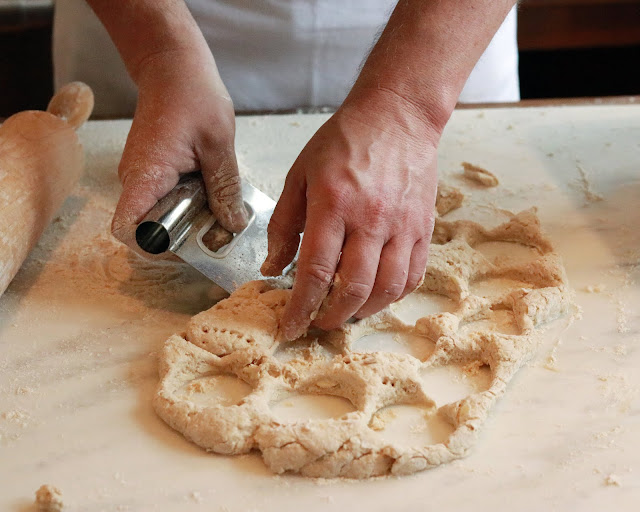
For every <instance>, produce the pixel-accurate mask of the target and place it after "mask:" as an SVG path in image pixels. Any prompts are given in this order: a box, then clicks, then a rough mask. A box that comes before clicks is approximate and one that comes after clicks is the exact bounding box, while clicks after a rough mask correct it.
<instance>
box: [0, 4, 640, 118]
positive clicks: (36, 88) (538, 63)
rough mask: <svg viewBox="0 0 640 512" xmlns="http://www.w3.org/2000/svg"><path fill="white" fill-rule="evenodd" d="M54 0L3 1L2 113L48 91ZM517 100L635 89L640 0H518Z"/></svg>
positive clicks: (41, 100)
mask: <svg viewBox="0 0 640 512" xmlns="http://www.w3.org/2000/svg"><path fill="white" fill-rule="evenodd" d="M52 13H53V0H0V118H1V117H7V116H8V115H10V114H12V113H14V112H17V111H20V110H25V109H33V108H35V109H42V108H44V107H46V104H47V102H48V100H49V98H50V97H51V95H52V63H51V20H52ZM518 44H519V48H520V88H521V95H522V99H534V98H568V97H584V96H619V95H629V94H640V0H523V1H521V2H520V7H519V14H518Z"/></svg>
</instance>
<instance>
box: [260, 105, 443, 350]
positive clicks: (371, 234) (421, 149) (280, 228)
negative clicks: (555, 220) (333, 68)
mask: <svg viewBox="0 0 640 512" xmlns="http://www.w3.org/2000/svg"><path fill="white" fill-rule="evenodd" d="M438 136H439V134H438V133H437V132H436V131H435V130H433V129H432V128H431V127H430V126H429V124H428V123H426V122H425V121H424V119H423V118H421V117H419V116H416V115H415V113H414V112H412V111H411V110H410V109H409V108H407V106H406V105H404V104H403V103H402V102H401V100H400V99H398V98H394V97H392V96H391V95H384V94H377V93H375V94H369V95H367V96H366V97H360V98H357V99H351V100H349V99H348V100H347V101H346V102H345V104H344V105H343V106H342V107H341V108H340V109H339V110H338V111H337V112H336V114H334V115H333V116H332V117H331V118H330V119H329V120H328V121H327V122H326V123H325V124H324V125H323V126H322V127H321V128H320V129H319V130H318V132H317V133H316V134H315V135H314V137H313V138H312V139H311V140H310V141H309V143H308V144H307V146H306V147H305V148H304V150H303V151H302V153H301V154H300V156H299V157H298V159H297V160H296V162H295V163H294V164H293V167H292V168H291V170H290V171H289V174H288V176H287V180H286V183H285V187H284V191H283V193H282V196H281V198H280V200H279V202H278V204H277V206H276V209H275V212H274V214H273V217H272V219H271V222H270V224H269V256H268V258H267V260H266V262H265V264H264V265H263V268H262V270H263V273H264V274H265V275H278V274H279V273H280V272H281V271H282V269H283V268H284V267H285V266H286V265H287V264H288V263H289V262H290V261H291V260H292V259H293V257H294V256H295V254H296V251H297V249H298V245H299V242H300V233H302V232H303V231H304V239H303V241H302V245H301V247H300V254H299V258H298V267H297V274H296V279H295V283H294V287H293V295H292V298H291V300H290V301H289V303H288V305H287V309H286V311H285V313H284V316H283V319H282V324H281V330H282V333H283V335H284V336H285V337H286V338H288V339H294V338H296V337H298V336H300V335H301V334H303V333H304V332H305V331H306V330H307V328H308V327H309V325H310V324H311V322H312V321H313V323H314V325H316V326H318V327H320V328H322V329H333V328H336V327H338V326H339V325H341V324H342V323H344V322H345V321H346V320H347V319H348V318H350V317H352V316H356V317H358V318H361V317H365V316H369V315H371V314H373V313H376V312H378V311H380V310H381V309H383V308H384V307H385V306H387V305H388V304H389V303H391V302H393V301H395V300H397V299H399V298H401V297H403V296H404V295H406V294H407V293H409V292H411V291H413V290H414V289H415V288H416V286H418V284H419V282H420V280H421V278H422V275H423V273H424V269H425V266H426V262H427V253H428V249H429V242H430V239H431V233H432V230H433V222H434V203H435V194H436V185H437V183H436V182H437V172H436V144H437V140H438ZM321 305H322V308H321Z"/></svg>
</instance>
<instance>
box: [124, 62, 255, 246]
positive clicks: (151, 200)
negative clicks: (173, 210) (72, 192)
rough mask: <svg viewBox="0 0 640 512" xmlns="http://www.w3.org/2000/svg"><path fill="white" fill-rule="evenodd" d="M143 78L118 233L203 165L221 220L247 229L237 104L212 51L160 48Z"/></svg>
mask: <svg viewBox="0 0 640 512" xmlns="http://www.w3.org/2000/svg"><path fill="white" fill-rule="evenodd" d="M136 78H137V80H136V81H137V83H138V87H139V98H138V106H137V109H136V113H135V116H134V119H133V124H132V126H131V131H130V133H129V137H128V139H127V144H126V146H125V149H124V153H123V155H122V160H121V162H120V167H119V169H118V173H119V175H120V179H121V181H122V185H123V191H122V195H121V197H120V201H119V203H118V207H117V209H116V212H115V215H114V218H113V225H112V230H113V233H114V235H115V236H116V237H117V238H120V239H121V240H123V239H124V238H126V237H127V234H128V233H130V232H131V231H132V225H133V224H135V223H137V222H138V221H139V220H140V219H141V218H142V217H143V216H144V215H145V214H146V213H147V212H148V211H149V210H150V209H151V208H152V207H153V206H154V204H155V203H156V202H157V201H158V200H159V199H161V198H162V197H164V196H165V195H166V194H167V193H168V192H169V191H170V190H171V189H172V188H173V187H174V186H175V185H176V184H177V183H178V179H179V177H180V174H183V173H188V172H191V171H194V170H197V169H201V170H202V175H203V178H204V181H205V184H206V187H207V196H208V199H209V206H210V208H211V210H212V211H213V213H214V214H215V216H216V218H217V219H219V221H220V223H221V224H222V226H223V227H225V228H226V229H228V230H230V231H240V230H242V229H243V228H244V227H245V225H246V223H247V215H246V211H245V209H244V206H243V203H242V196H241V189H240V179H239V177H238V165H237V162H236V156H235V151H234V135H235V117H234V111H233V104H232V102H231V98H230V97H229V94H228V93H227V90H226V89H225V86H224V84H223V83H222V80H221V79H220V76H219V74H218V71H217V69H216V66H215V62H214V60H213V58H212V56H211V54H210V53H205V52H197V51H193V50H192V49H186V50H183V51H180V50H177V51H167V52H163V53H159V54H154V55H152V56H150V57H149V58H148V59H147V60H146V61H145V62H144V63H143V64H141V66H140V71H139V73H138V76H137V77H136ZM123 241H124V240H123Z"/></svg>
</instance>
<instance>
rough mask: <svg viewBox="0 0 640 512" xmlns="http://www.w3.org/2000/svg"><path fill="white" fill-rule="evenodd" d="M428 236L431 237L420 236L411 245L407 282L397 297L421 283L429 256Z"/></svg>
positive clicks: (404, 294) (401, 296)
mask: <svg viewBox="0 0 640 512" xmlns="http://www.w3.org/2000/svg"><path fill="white" fill-rule="evenodd" d="M430 238H431V237H429V238H421V239H420V240H418V241H417V242H416V243H415V245H414V246H413V251H412V252H411V261H410V262H409V271H408V274H407V284H406V286H405V288H404V291H403V292H402V295H400V297H399V299H402V298H404V297H405V296H407V295H409V294H410V293H411V292H412V291H414V290H415V289H416V288H418V286H420V285H421V284H422V280H423V278H424V272H425V270H426V268H427V259H428V257H429V243H430V241H431V240H430Z"/></svg>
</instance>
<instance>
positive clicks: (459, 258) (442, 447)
mask: <svg viewBox="0 0 640 512" xmlns="http://www.w3.org/2000/svg"><path fill="white" fill-rule="evenodd" d="M443 193H446V194H447V197H454V198H456V199H455V201H454V204H453V206H451V207H449V206H447V208H442V210H443V212H445V213H446V211H450V210H451V209H455V208H457V207H458V206H459V205H460V204H461V202H462V196H461V195H459V194H455V193H454V192H453V191H452V190H451V188H450V187H440V195H442V194H443ZM444 199H446V198H444ZM439 200H440V202H441V204H444V203H443V197H440V198H439ZM445 202H446V201H445ZM440 215H441V216H440V217H439V218H438V219H437V221H436V227H435V230H434V235H433V240H432V245H431V248H430V258H429V263H428V266H427V269H426V273H425V279H424V281H423V283H422V285H421V286H420V288H419V289H418V290H417V291H416V292H414V294H417V295H420V294H430V295H433V294H438V295H439V296H444V297H447V298H448V299H449V300H450V301H452V303H453V304H455V308H454V310H453V311H450V312H440V313H435V314H427V315H425V316H423V317H422V318H419V319H418V320H417V321H416V322H415V323H413V324H411V323H406V322H404V321H403V320H401V318H400V317H399V316H398V315H397V314H396V313H395V312H394V306H393V305H392V306H391V307H388V308H386V309H385V310H383V311H381V312H380V313H378V314H376V315H374V316H372V317H369V318H367V319H364V320H361V321H358V322H355V323H348V324H345V325H344V326H343V327H341V328H340V329H336V330H334V331H330V332H314V333H309V334H308V335H307V337H305V338H303V339H302V340H301V341H298V342H297V343H298V344H300V343H303V344H304V345H306V346H307V350H303V351H302V352H300V355H299V356H298V357H294V358H293V359H290V360H288V361H282V360H280V359H279V358H277V357H275V356H274V354H275V352H276V350H277V349H278V347H279V346H280V345H282V346H285V345H286V342H284V341H283V340H282V339H280V338H279V336H278V324H279V321H280V318H281V316H282V312H283V309H284V306H285V304H286V302H287V300H288V299H289V296H290V291H289V290H287V289H284V288H282V287H280V286H279V285H278V284H277V283H275V282H271V281H267V280H265V281H253V282H250V283H247V284H245V285H244V286H242V287H241V288H239V289H238V290H237V291H236V292H235V293H233V294H232V295H231V296H230V297H229V298H228V299H226V300H223V301H221V302H219V303H218V304H216V305H215V306H213V307H212V308H211V309H209V310H208V311H204V312H202V313H200V314H198V315H196V316H195V317H193V318H192V319H191V321H190V322H189V324H188V325H187V328H186V331H185V332H184V333H182V334H180V335H174V336H171V337H170V338H169V339H168V340H167V341H166V343H165V345H164V348H163V351H162V354H161V357H160V364H159V373H160V379H161V380H160V384H159V387H158V390H157V394H156V396H155V398H154V408H155V410H156V412H157V414H158V415H159V416H160V417H161V418H162V419H163V420H164V421H165V422H166V423H168V424H169V425H170V426H171V427H173V428H174V429H176V430H177V431H179V432H181V433H182V434H183V435H184V436H185V437H186V438H187V439H189V440H191V441H193V442H194V443H196V444H197V445H199V446H201V447H202V448H204V449H206V450H209V451H213V452H216V453H221V454H240V453H246V452H249V451H250V450H259V451H260V452H261V454H262V457H263V459H264V462H265V463H266V465H267V466H268V467H269V468H270V469H271V470H272V471H274V472H275V473H283V472H287V471H290V472H296V473H300V474H302V475H305V476H309V477H325V478H331V477H346V478H368V477H373V476H378V475H387V474H394V475H407V474H410V473H414V472H416V471H421V470H424V469H428V468H433V467H435V466H438V465H440V464H443V463H446V462H450V461H452V460H454V459H458V458H461V457H464V456H465V455H467V454H468V453H469V450H470V449H471V447H472V446H473V445H474V443H475V442H476V440H477V438H478V432H479V430H480V428H481V427H482V425H483V423H484V421H485V419H486V417H487V414H488V413H489V411H490V410H491V408H492V407H493V405H494V404H495V402H496V400H497V399H498V398H499V397H500V396H501V395H502V394H503V393H504V392H505V388H506V386H507V384H508V383H509V381H510V380H511V378H512V377H513V375H514V374H515V373H516V372H517V371H518V369H519V368H520V367H521V366H522V365H523V364H525V362H526V361H527V360H528V359H529V358H530V357H531V356H532V355H533V354H534V353H535V351H536V348H537V344H538V341H537V337H536V336H535V333H536V330H537V328H538V327H539V326H541V325H542V324H545V323H547V322H550V321H552V320H554V319H556V318H558V317H560V316H562V315H564V314H565V313H567V311H568V310H569V307H570V305H571V297H572V293H571V290H570V288H569V286H568V283H567V279H566V276H565V272H564V268H563V266H562V263H561V261H560V258H559V257H558V256H557V255H556V254H555V253H553V251H552V247H551V244H550V243H549V241H548V240H547V239H546V238H545V237H544V236H543V235H542V233H541V231H540V225H539V221H538V218H537V216H536V214H535V211H534V210H527V211H523V212H521V213H519V214H512V215H511V217H510V218H509V219H508V220H507V221H506V222H504V223H503V224H501V225H499V226H497V227H495V228H493V229H486V228H484V227H483V226H481V225H479V224H477V223H475V222H472V221H469V220H457V221H451V222H450V221H447V220H446V215H444V214H443V213H441V214H440ZM489 242H500V243H512V244H514V247H515V246H516V245H517V246H518V247H520V248H522V247H524V248H526V249H527V250H529V251H531V252H532V253H533V255H534V256H533V258H530V259H528V260H527V261H524V262H522V261H514V259H513V258H511V257H505V258H500V257H497V258H488V257H487V256H485V255H484V254H483V253H482V252H481V251H480V250H478V249H477V247H479V246H480V245H481V244H487V243H489ZM491 280H497V281H500V282H506V283H508V284H509V286H507V287H506V288H505V287H501V288H499V290H498V292H496V293H490V294H486V293H485V294H483V293H481V291H478V290H481V289H482V287H481V286H479V285H481V284H482V283H485V282H489V281H491ZM504 317H506V318H508V319H509V322H510V326H511V327H510V330H507V331H505V330H502V331H501V330H500V329H491V328H487V327H486V325H487V324H488V325H491V324H492V322H493V323H496V322H498V318H504ZM474 325H476V326H477V325H479V326H480V327H474ZM380 331H382V332H387V333H391V334H392V335H393V334H408V335H412V336H414V337H418V338H419V339H421V340H424V343H425V344H428V343H429V344H434V349H433V351H432V352H430V353H429V354H428V355H425V356H424V357H423V358H421V359H419V358H417V357H414V356H413V355H410V354H404V353H392V352H382V351H380V352H367V353H362V352H357V351H354V350H352V347H353V345H354V343H355V342H356V341H357V340H359V339H360V338H362V337H364V336H366V335H368V334H371V333H375V332H380ZM505 332H509V334H506V333H505ZM511 332H513V333H514V334H511ZM318 342H320V343H322V344H323V345H329V346H332V347H333V349H334V350H335V352H336V355H333V356H329V357H327V356H326V355H323V354H322V353H321V351H320V349H319V346H320V345H319V344H318ZM447 366H458V367H461V368H464V369H465V370H464V371H467V372H468V371H469V370H468V369H469V368H478V369H479V368H481V367H488V369H489V373H490V384H489V385H488V388H485V389H482V390H478V391H477V392H472V393H470V394H469V395H468V396H466V397H464V398H462V399H460V400H456V401H453V402H451V403H446V404H442V405H441V404H437V403H436V401H435V399H434V398H432V396H434V395H433V391H434V390H432V389H430V388H429V386H428V385H427V384H425V381H424V379H423V377H424V376H425V375H428V374H429V372H433V371H437V370H438V369H442V368H443V367H447ZM216 378H236V379H239V380H240V381H242V382H243V383H244V385H246V389H247V393H246V394H245V395H244V396H242V397H235V398H234V399H233V400H231V403H230V401H229V400H226V401H225V400H219V401H204V402H203V401H202V400H196V399H195V395H197V394H198V393H199V392H200V393H206V392H207V390H209V389H210V387H209V386H208V384H207V383H208V382H210V381H211V380H212V379H216ZM185 389H187V391H188V392H187V393H185V392H184V390H185ZM291 394H298V395H309V394H319V395H332V396H336V397H342V398H344V399H347V400H348V401H349V402H351V404H352V405H353V408H354V409H355V410H353V411H352V412H347V413H345V414H344V415H342V416H340V417H338V418H329V419H303V420H298V421H281V420H279V419H278V418H277V417H276V415H275V414H274V413H273V412H272V411H271V409H270V404H273V403H274V402H276V401H278V400H280V399H281V398H282V397H283V396H288V395H291ZM402 404H404V405H413V406H417V407H420V408H422V409H424V410H425V421H426V420H428V418H429V417H433V416H434V415H439V417H440V418H444V419H445V420H446V421H447V422H448V423H449V424H450V425H451V427H452V432H451V434H450V435H449V436H448V437H447V438H446V440H444V441H443V442H437V443H433V444H426V445H413V446H412V445H409V446H406V445H399V444H397V443H394V442H388V441H386V440H385V439H384V436H382V435H381V432H380V430H381V429H383V428H384V421H382V418H384V416H381V414H380V411H382V410H383V409H385V408H386V407H392V406H396V405H402Z"/></svg>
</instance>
